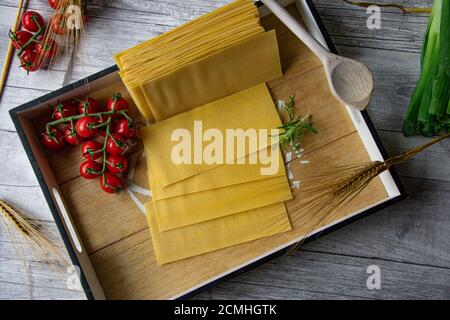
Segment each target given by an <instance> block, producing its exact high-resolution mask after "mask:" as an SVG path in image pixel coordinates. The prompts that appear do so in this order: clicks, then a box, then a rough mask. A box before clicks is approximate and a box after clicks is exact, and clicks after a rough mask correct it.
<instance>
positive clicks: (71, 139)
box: [65, 124, 84, 146]
mask: <svg viewBox="0 0 450 320" xmlns="http://www.w3.org/2000/svg"><path fill="white" fill-rule="evenodd" d="M65 136H66V141H67V143H68V144H71V145H73V146H76V145H79V144H81V143H83V142H84V138H83V137H80V135H79V134H78V133H77V131H76V130H75V129H72V126H71V125H70V124H69V125H68V126H67V128H66V132H65Z"/></svg>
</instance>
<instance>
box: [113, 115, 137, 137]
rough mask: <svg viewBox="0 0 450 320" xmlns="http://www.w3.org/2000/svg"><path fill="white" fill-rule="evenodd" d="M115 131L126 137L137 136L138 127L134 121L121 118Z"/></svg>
mask: <svg viewBox="0 0 450 320" xmlns="http://www.w3.org/2000/svg"><path fill="white" fill-rule="evenodd" d="M115 132H116V133H117V134H120V135H121V136H122V137H124V138H126V139H131V138H134V136H136V127H135V126H134V123H133V122H132V121H130V120H128V119H120V120H118V121H117V123H116V128H115Z"/></svg>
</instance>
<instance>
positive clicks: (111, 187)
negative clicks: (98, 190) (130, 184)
mask: <svg viewBox="0 0 450 320" xmlns="http://www.w3.org/2000/svg"><path fill="white" fill-rule="evenodd" d="M100 186H101V187H102V189H103V190H104V191H105V192H107V193H119V192H120V190H122V189H124V188H125V186H124V184H123V181H122V179H120V178H119V177H118V176H116V175H115V174H114V173H112V172H105V174H104V175H103V176H102V177H100Z"/></svg>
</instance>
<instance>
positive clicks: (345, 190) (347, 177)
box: [288, 133, 450, 253]
mask: <svg viewBox="0 0 450 320" xmlns="http://www.w3.org/2000/svg"><path fill="white" fill-rule="evenodd" d="M449 137H450V133H447V134H445V135H443V136H441V137H439V138H436V139H434V140H431V141H430V142H428V143H425V144H424V145H421V146H419V147H416V148H413V149H410V150H408V151H406V152H403V153H401V154H399V155H397V156H395V157H392V158H389V159H388V160H386V161H372V162H367V163H362V164H356V165H350V166H342V167H338V168H335V170H334V171H330V172H324V173H322V174H319V175H316V176H314V177H309V178H306V179H307V180H310V183H309V184H310V186H307V187H305V188H300V191H299V198H300V202H301V205H302V209H303V210H304V212H306V213H307V214H308V217H307V218H306V221H304V222H303V223H305V224H306V225H307V224H310V223H311V221H315V223H314V224H313V225H312V226H311V228H309V232H307V233H306V234H305V237H304V238H306V236H307V235H308V234H309V233H310V232H313V231H314V230H316V229H317V228H318V227H319V226H321V225H323V224H324V222H325V221H332V220H334V218H335V217H336V215H337V214H338V213H339V212H340V210H341V209H342V208H343V207H344V206H345V205H347V204H348V203H349V202H351V201H352V200H353V199H354V198H355V197H357V196H358V195H359V194H360V193H361V192H362V191H363V190H364V189H365V188H366V187H367V186H368V185H369V183H370V182H371V181H372V180H374V179H375V178H376V177H378V176H379V175H380V174H381V173H383V172H385V171H386V170H389V169H390V168H391V167H392V166H394V165H397V164H399V163H402V162H405V161H408V160H409V159H411V158H412V157H413V156H415V155H416V154H418V153H420V152H422V151H423V150H425V149H427V148H429V147H431V146H432V145H434V144H436V143H438V142H440V141H442V140H444V139H447V138H449ZM306 185H308V183H306ZM302 199H303V200H302ZM316 220H317V221H316ZM303 241H304V239H303V240H301V241H299V242H298V243H296V244H294V245H293V246H292V247H291V248H290V250H289V251H288V253H291V252H293V251H295V250H297V249H298V248H299V247H300V246H301V245H302V243H303Z"/></svg>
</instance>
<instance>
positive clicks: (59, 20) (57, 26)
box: [50, 13, 67, 35]
mask: <svg viewBox="0 0 450 320" xmlns="http://www.w3.org/2000/svg"><path fill="white" fill-rule="evenodd" d="M66 22H67V17H66V16H65V15H64V14H61V13H58V14H55V15H54V16H53V17H52V19H51V20H50V26H51V28H52V31H53V32H54V33H56V34H59V35H62V34H66V33H67V26H66Z"/></svg>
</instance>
